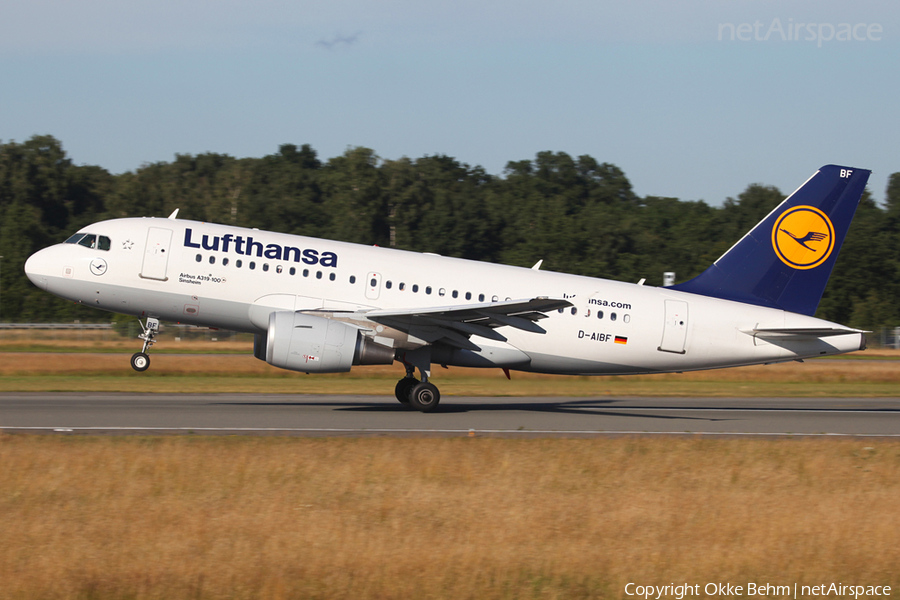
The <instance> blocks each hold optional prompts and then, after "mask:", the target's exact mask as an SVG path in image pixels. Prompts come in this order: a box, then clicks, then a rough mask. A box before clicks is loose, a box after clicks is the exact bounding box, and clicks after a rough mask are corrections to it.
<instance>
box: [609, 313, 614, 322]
mask: <svg viewBox="0 0 900 600" xmlns="http://www.w3.org/2000/svg"><path fill="white" fill-rule="evenodd" d="M609 320H610V321H615V320H616V313H609Z"/></svg>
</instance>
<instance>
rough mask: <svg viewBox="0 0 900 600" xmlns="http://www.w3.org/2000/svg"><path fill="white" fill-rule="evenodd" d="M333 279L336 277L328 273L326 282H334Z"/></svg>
mask: <svg viewBox="0 0 900 600" xmlns="http://www.w3.org/2000/svg"><path fill="white" fill-rule="evenodd" d="M335 277H337V275H335V274H334V273H330V274H329V275H328V280H329V281H334V280H335Z"/></svg>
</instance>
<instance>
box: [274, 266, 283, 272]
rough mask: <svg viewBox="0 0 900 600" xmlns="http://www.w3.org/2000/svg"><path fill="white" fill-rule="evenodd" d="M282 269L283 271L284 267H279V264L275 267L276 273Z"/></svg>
mask: <svg viewBox="0 0 900 600" xmlns="http://www.w3.org/2000/svg"><path fill="white" fill-rule="evenodd" d="M282 271H284V269H283V268H282V267H281V265H278V266H277V267H275V272H276V273H281V272H282Z"/></svg>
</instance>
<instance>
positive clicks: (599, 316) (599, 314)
mask: <svg viewBox="0 0 900 600" xmlns="http://www.w3.org/2000/svg"><path fill="white" fill-rule="evenodd" d="M597 318H598V319H602V318H603V311H602V310H598V311H597Z"/></svg>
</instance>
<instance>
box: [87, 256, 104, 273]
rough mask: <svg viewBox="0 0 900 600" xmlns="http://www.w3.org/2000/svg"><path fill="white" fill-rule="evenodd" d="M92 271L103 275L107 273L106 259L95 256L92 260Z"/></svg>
mask: <svg viewBox="0 0 900 600" xmlns="http://www.w3.org/2000/svg"><path fill="white" fill-rule="evenodd" d="M91 273H93V274H94V275H103V274H104V273H106V261H105V260H103V259H102V258H95V259H94V260H92V261H91Z"/></svg>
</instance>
